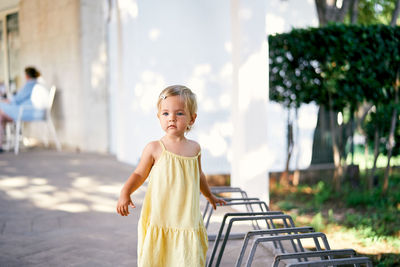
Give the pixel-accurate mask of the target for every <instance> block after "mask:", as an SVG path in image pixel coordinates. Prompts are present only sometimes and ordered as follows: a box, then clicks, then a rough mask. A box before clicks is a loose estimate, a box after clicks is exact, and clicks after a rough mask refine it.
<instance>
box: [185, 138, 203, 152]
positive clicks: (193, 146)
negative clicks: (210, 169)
mask: <svg viewBox="0 0 400 267" xmlns="http://www.w3.org/2000/svg"><path fill="white" fill-rule="evenodd" d="M187 141H188V144H189V146H190V148H191V149H193V151H195V154H198V153H200V151H201V147H200V145H199V143H197V142H196V141H194V140H190V139H187Z"/></svg>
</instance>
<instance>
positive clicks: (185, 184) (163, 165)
mask: <svg viewBox="0 0 400 267" xmlns="http://www.w3.org/2000/svg"><path fill="white" fill-rule="evenodd" d="M157 107H158V114H157V116H158V118H159V120H160V124H161V128H162V129H163V130H164V131H165V136H164V137H162V138H161V140H159V141H153V142H150V143H149V144H148V145H147V146H146V147H145V148H144V150H143V154H142V157H141V159H140V162H139V164H138V166H137V167H136V170H135V171H134V172H133V173H132V174H131V176H130V177H129V179H128V180H127V182H126V183H125V185H124V187H123V188H122V191H121V196H120V198H119V200H118V205H117V212H118V213H119V214H120V215H122V216H127V215H128V214H129V210H128V206H131V207H132V208H135V205H134V204H133V202H132V200H131V198H130V195H131V194H132V193H133V192H135V190H137V189H138V188H139V187H140V186H141V185H142V184H143V182H144V181H145V180H146V178H147V177H148V176H149V184H148V189H147V192H146V196H145V199H144V202H143V207H142V213H141V216H140V219H139V224H138V261H137V262H138V266H145V267H151V266H157V267H161V266H174V267H179V266H184V267H187V266H202V267H203V266H205V261H206V252H207V248H208V240H207V232H206V229H205V228H204V225H203V220H202V216H201V213H200V207H199V195H200V194H199V193H200V192H199V191H201V193H202V194H203V195H204V196H205V197H206V198H207V200H208V201H209V202H210V203H211V205H212V206H213V208H214V209H216V206H217V205H218V204H219V205H223V204H226V203H225V201H224V200H222V199H219V198H217V197H215V196H214V195H213V194H211V192H210V189H209V187H208V185H207V181H206V179H205V176H204V173H203V172H202V170H201V161H200V146H199V144H198V143H196V142H195V141H192V140H189V139H187V138H186V137H185V133H186V132H187V131H189V130H190V128H191V127H192V125H193V124H194V122H195V120H196V116H197V114H196V111H197V103H196V96H195V95H194V94H193V92H192V91H191V90H190V89H188V88H187V87H185V86H181V85H174V86H169V87H167V88H166V89H164V90H163V91H162V92H161V94H160V97H159V99H158V103H157Z"/></svg>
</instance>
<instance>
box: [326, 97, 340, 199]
mask: <svg viewBox="0 0 400 267" xmlns="http://www.w3.org/2000/svg"><path fill="white" fill-rule="evenodd" d="M328 97H329V115H330V120H329V121H330V127H331V137H332V149H333V162H334V164H335V171H334V173H333V184H334V186H335V189H336V191H337V192H339V190H340V182H341V181H340V180H341V178H342V174H343V169H342V165H341V162H340V158H341V157H340V151H339V146H338V144H337V142H336V116H335V112H334V111H333V109H332V99H331V96H330V95H329V96H328Z"/></svg>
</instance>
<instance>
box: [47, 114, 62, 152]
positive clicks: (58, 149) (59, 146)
mask: <svg viewBox="0 0 400 267" xmlns="http://www.w3.org/2000/svg"><path fill="white" fill-rule="evenodd" d="M47 126H48V128H49V131H50V132H51V135H52V137H53V139H54V142H55V143H56V148H57V151H61V144H60V141H59V140H58V137H57V133H56V128H55V127H54V124H53V121H52V119H51V118H48V119H47Z"/></svg>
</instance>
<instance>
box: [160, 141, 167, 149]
mask: <svg viewBox="0 0 400 267" xmlns="http://www.w3.org/2000/svg"><path fill="white" fill-rule="evenodd" d="M159 142H160V145H161V147H162V150H163V151H164V150H166V149H165V146H164V144H163V142H162V141H161V140H159Z"/></svg>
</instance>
